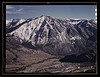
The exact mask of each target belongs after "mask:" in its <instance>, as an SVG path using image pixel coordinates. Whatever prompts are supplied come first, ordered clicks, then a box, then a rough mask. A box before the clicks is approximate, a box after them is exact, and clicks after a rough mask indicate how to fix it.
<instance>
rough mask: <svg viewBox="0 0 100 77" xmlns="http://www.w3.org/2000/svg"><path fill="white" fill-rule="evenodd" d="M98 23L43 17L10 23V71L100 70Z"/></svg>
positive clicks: (8, 65)
mask: <svg viewBox="0 0 100 77" xmlns="http://www.w3.org/2000/svg"><path fill="white" fill-rule="evenodd" d="M96 32H97V24H96V22H95V20H92V19H91V20H89V19H57V18H54V17H51V16H40V17H37V18H29V19H11V20H7V22H6V72H7V73H32V74H68V73H79V72H80V73H85V72H90V73H96V69H97V68H96V58H97V57H96V56H97V55H96V54H97V51H96V49H97V40H96V38H97V33H96Z"/></svg>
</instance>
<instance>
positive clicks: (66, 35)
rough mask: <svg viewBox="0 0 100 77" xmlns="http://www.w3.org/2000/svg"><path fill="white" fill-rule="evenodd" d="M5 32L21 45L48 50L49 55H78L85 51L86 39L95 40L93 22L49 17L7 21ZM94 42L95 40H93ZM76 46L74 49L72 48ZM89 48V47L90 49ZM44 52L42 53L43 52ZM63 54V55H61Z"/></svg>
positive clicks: (94, 25) (94, 24)
mask: <svg viewBox="0 0 100 77" xmlns="http://www.w3.org/2000/svg"><path fill="white" fill-rule="evenodd" d="M6 25H7V26H6V32H7V33H9V34H10V35H13V36H14V37H18V38H19V40H20V42H21V43H25V42H26V43H27V42H28V43H30V44H31V45H32V46H35V47H37V46H40V47H41V46H44V48H45V47H46V48H45V50H48V48H50V49H51V50H52V51H53V52H52V51H49V50H48V52H49V53H51V54H56V55H57V53H59V52H60V53H59V54H60V55H66V54H70V53H74V51H76V50H77V52H75V53H79V52H82V51H79V50H80V49H79V48H81V47H82V48H83V49H84V51H86V47H87V45H86V42H87V40H88V39H91V40H93V41H94V40H95V38H94V37H92V36H95V37H96V29H97V28H96V23H95V22H94V21H93V20H74V19H70V20H67V19H66V20H65V19H64V20H63V19H57V18H54V17H51V16H44V15H42V16H40V17H37V18H29V19H19V20H10V21H9V20H7V23H6ZM95 41H96V40H95ZM74 46H76V47H74ZM90 48H91V47H90ZM45 50H44V51H45ZM61 52H63V53H61Z"/></svg>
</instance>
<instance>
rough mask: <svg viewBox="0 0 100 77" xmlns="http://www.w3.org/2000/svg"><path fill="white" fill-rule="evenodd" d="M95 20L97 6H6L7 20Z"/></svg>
mask: <svg viewBox="0 0 100 77" xmlns="http://www.w3.org/2000/svg"><path fill="white" fill-rule="evenodd" d="M41 15H45V16H52V17H56V18H64V19H65V18H78V19H95V5H6V19H21V18H25V19H28V18H32V17H40V16H41Z"/></svg>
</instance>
